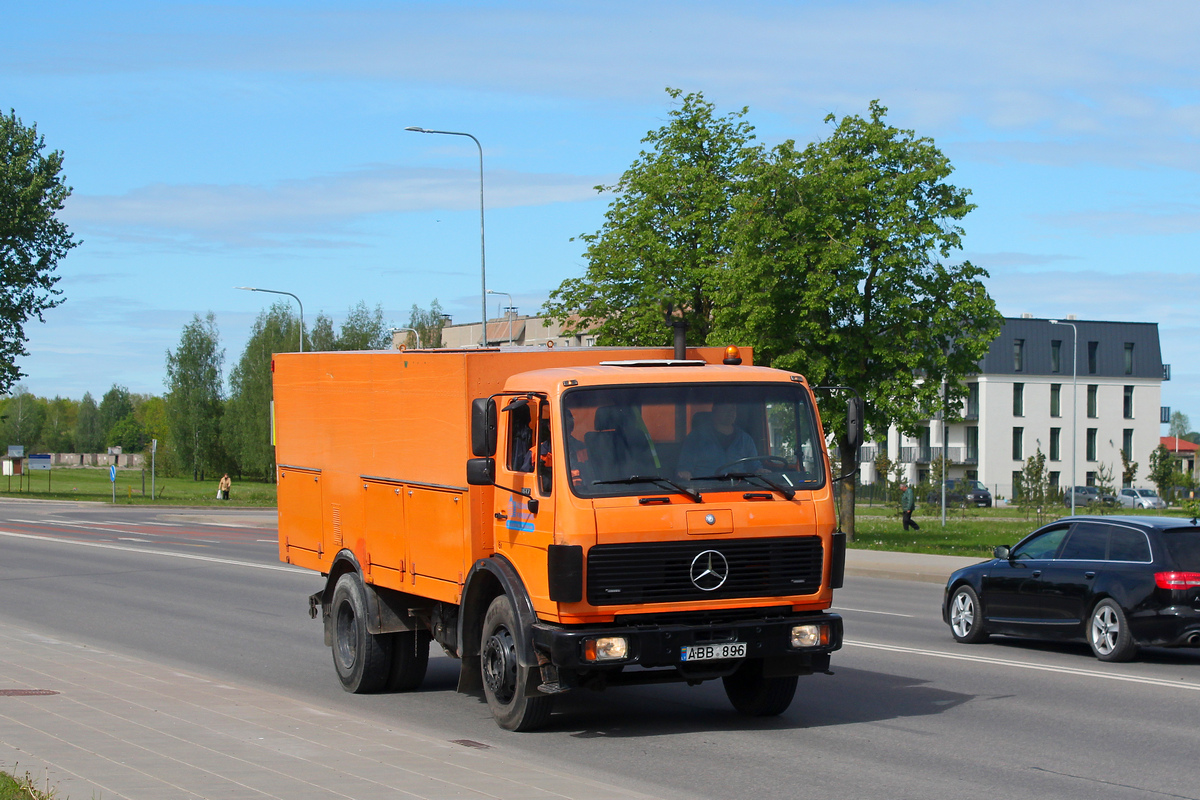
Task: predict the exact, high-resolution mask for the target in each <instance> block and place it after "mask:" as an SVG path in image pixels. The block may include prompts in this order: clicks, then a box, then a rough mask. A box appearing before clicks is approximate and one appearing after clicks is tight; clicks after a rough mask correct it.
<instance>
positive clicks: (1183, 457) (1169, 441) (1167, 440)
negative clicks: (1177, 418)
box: [1159, 436, 1200, 478]
mask: <svg viewBox="0 0 1200 800" xmlns="http://www.w3.org/2000/svg"><path fill="white" fill-rule="evenodd" d="M1159 442H1161V443H1162V446H1163V447H1165V448H1167V452H1168V453H1170V454H1171V458H1172V459H1173V460H1174V461H1175V467H1176V468H1177V469H1180V470H1182V471H1183V472H1184V473H1185V474H1187V475H1191V476H1192V477H1193V478H1194V477H1196V452H1197V451H1200V444H1196V443H1195V442H1189V441H1188V440H1187V439H1178V438H1176V437H1174V436H1163V437H1162V438H1161V439H1159Z"/></svg>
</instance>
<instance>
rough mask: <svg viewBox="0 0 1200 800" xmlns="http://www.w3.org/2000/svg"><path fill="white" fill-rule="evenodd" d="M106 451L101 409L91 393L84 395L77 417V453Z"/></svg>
mask: <svg viewBox="0 0 1200 800" xmlns="http://www.w3.org/2000/svg"><path fill="white" fill-rule="evenodd" d="M103 450H104V431H103V430H101V428H100V409H99V408H97V407H96V401H95V400H93V399H92V395H91V393H90V392H84V393H83V399H82V400H80V401H79V411H78V413H77V414H76V416H75V451H76V452H78V453H100V452H103Z"/></svg>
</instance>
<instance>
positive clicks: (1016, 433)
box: [1012, 428, 1025, 461]
mask: <svg viewBox="0 0 1200 800" xmlns="http://www.w3.org/2000/svg"><path fill="white" fill-rule="evenodd" d="M1024 438H1025V429H1024V428H1013V442H1012V444H1013V448H1012V457H1013V461H1024V460H1025V456H1024V452H1025V448H1024V447H1023V446H1022V440H1023V439H1024Z"/></svg>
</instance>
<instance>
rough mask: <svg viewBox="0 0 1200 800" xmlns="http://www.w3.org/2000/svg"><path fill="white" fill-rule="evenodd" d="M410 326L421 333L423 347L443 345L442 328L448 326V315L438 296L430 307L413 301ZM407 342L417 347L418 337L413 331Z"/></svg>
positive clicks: (409, 318)
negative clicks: (422, 306)
mask: <svg viewBox="0 0 1200 800" xmlns="http://www.w3.org/2000/svg"><path fill="white" fill-rule="evenodd" d="M408 327H410V328H412V329H413V330H414V331H416V332H417V333H418V334H420V337H421V346H422V347H441V346H442V328H444V327H446V317H445V312H443V311H442V307H441V305H439V304H438V301H437V298H436V297H435V298H434V300H433V302H432V303H430V304H429V308H428V309H425V308H421V307H420V306H418V305H417V304H416V303H413V307H412V310H411V311H410V312H409V314H408ZM406 342H407V344H408V346H410V347H416V344H417V341H416V337H415V336H413V335H412V334H411V333H410V334H408V335H407V337H406Z"/></svg>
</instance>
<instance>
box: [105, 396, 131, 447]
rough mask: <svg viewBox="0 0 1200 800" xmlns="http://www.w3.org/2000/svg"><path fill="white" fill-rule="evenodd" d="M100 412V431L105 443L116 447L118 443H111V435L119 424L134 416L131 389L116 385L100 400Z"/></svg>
mask: <svg viewBox="0 0 1200 800" xmlns="http://www.w3.org/2000/svg"><path fill="white" fill-rule="evenodd" d="M98 410H99V412H100V430H101V432H102V435H103V436H104V441H105V443H106V444H108V445H110V446H111V445H114V444H116V442H111V441H109V434H111V433H112V430H113V428H115V427H116V426H117V423H119V422H122V421H123V420H125V419H126V418H128V417H132V416H133V398H132V397H131V396H130V394H129V389H127V388H125V387H124V386H118V385H117V384H115V383H114V384H113V386H112V388H111V389H109V390H108V391H107V392H105V393H104V397H102V398H100V408H99V409H98ZM123 438H127V437H123Z"/></svg>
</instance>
